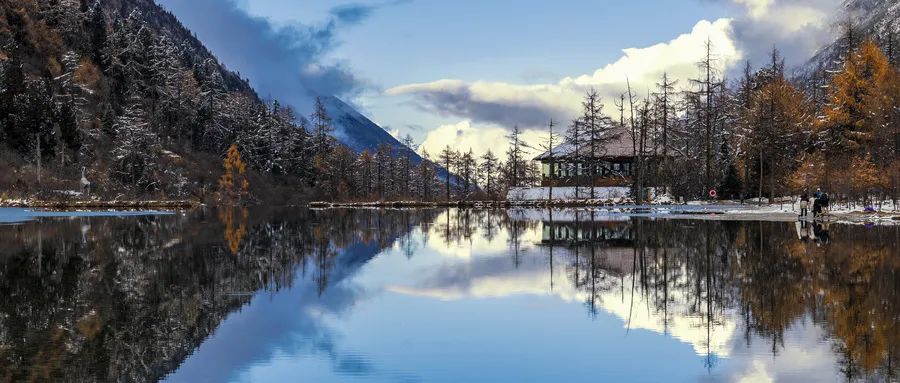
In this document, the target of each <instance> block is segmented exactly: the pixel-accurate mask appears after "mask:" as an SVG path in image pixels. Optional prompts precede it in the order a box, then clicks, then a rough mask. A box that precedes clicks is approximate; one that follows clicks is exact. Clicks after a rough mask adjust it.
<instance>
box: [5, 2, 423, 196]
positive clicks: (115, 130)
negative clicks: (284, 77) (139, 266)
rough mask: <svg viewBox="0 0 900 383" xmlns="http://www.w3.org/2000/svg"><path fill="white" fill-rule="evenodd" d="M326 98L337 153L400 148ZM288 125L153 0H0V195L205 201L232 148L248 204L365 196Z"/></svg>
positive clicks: (326, 154) (349, 169) (353, 179)
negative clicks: (340, 146) (247, 185)
mask: <svg viewBox="0 0 900 383" xmlns="http://www.w3.org/2000/svg"><path fill="white" fill-rule="evenodd" d="M326 100H327V104H328V106H327V110H328V112H330V113H331V114H332V116H331V117H332V120H333V121H334V125H335V127H336V129H335V133H336V134H337V136H338V138H339V141H340V142H343V143H344V144H345V145H346V146H347V147H349V148H352V149H354V150H356V151H361V150H365V149H368V150H372V151H374V149H375V148H377V147H378V146H379V145H380V144H387V145H388V146H390V147H391V148H392V149H393V150H391V152H392V153H390V154H393V155H397V154H400V153H401V152H402V151H404V148H403V146H402V145H401V144H400V143H399V142H398V141H397V140H396V139H394V137H392V136H391V135H390V134H388V133H387V132H385V131H384V129H382V128H380V127H379V126H378V125H376V124H374V123H373V122H372V121H371V120H369V119H368V118H366V117H365V116H363V115H362V114H360V113H359V112H357V111H356V110H354V109H353V108H352V107H350V106H349V105H347V104H345V103H343V102H342V101H340V100H338V99H337V98H334V97H326ZM300 120H301V119H298V118H297V116H296V115H295V114H294V113H293V112H292V111H291V110H290V108H284V107H282V106H280V104H279V103H277V102H272V103H266V102H263V101H262V100H261V99H260V98H259V97H258V96H257V93H256V92H255V90H254V89H253V88H252V87H251V86H250V85H249V83H248V82H247V81H246V80H244V79H242V78H241V77H240V75H239V74H237V73H234V72H232V71H230V70H228V69H227V68H226V67H225V65H223V64H222V63H220V62H219V61H218V60H217V58H216V57H215V56H213V55H212V53H211V52H210V51H209V50H208V49H207V48H206V47H205V46H204V45H203V44H202V43H201V42H200V41H199V40H198V39H197V38H196V37H195V36H194V35H193V34H192V33H191V32H190V31H189V30H188V29H187V28H185V27H184V26H183V25H182V24H181V23H180V22H179V21H178V19H177V18H176V17H175V16H174V15H172V14H171V13H169V12H168V11H166V10H164V9H162V8H161V7H160V6H158V5H157V4H156V3H155V1H153V0H99V1H97V0H4V1H2V2H0V191H2V193H0V194H5V196H4V195H0V197H2V198H7V197H15V198H30V199H51V200H52V199H56V198H61V199H63V198H71V197H72V196H78V195H81V196H82V197H85V196H86V195H85V193H90V196H92V197H95V198H119V197H124V196H128V197H135V198H146V197H148V196H152V198H154V199H156V198H199V199H206V198H209V197H213V196H214V194H213V193H214V192H215V191H216V190H217V188H218V187H219V185H218V182H217V181H218V175H219V174H221V173H222V159H223V157H224V154H225V153H226V152H227V151H228V149H229V147H230V146H232V145H237V147H238V149H239V151H240V155H241V157H242V159H243V162H244V163H245V164H246V168H247V169H248V171H249V175H248V176H249V177H250V178H251V185H252V189H253V190H251V191H252V194H253V196H254V197H257V198H260V199H264V200H269V198H267V197H273V198H276V199H277V200H279V201H284V202H298V200H291V201H286V200H285V199H286V198H294V196H296V198H299V201H302V200H303V199H304V198H308V197H309V196H312V195H324V196H329V197H330V198H335V197H334V192H335V191H336V190H337V189H338V188H339V187H340V188H341V189H342V190H343V192H344V193H345V194H347V193H353V194H355V195H356V197H357V198H359V197H365V196H363V195H361V194H362V193H363V192H362V189H360V186H359V185H360V184H362V181H364V179H365V178H367V177H365V176H364V175H362V174H359V170H358V169H359V167H354V166H353V163H354V162H355V161H356V160H357V159H356V158H348V156H347V155H343V154H342V157H340V160H341V161H342V166H344V168H343V169H346V170H343V171H341V172H340V174H341V177H342V179H335V178H334V177H332V178H327V177H323V176H322V175H323V174H326V175H327V174H335V173H334V171H333V170H332V169H331V168H330V167H332V166H336V165H333V164H334V163H335V162H336V158H334V157H333V156H335V155H337V154H335V153H333V152H332V151H334V149H333V148H332V147H331V146H328V145H316V144H315V143H314V142H313V137H311V135H310V134H309V132H306V131H304V130H303V129H302V128H301V127H300V124H299V122H300ZM351 157H352V156H351ZM317 158H318V159H322V158H325V159H328V161H325V162H322V161H321V160H318V162H316V161H317V160H316V159H317ZM415 160H416V162H419V160H420V159H419V158H418V156H415ZM379 161H381V162H383V163H389V162H391V161H388V159H387V158H380V159H379ZM348 163H349V164H350V165H347V164H348ZM82 178H84V179H85V180H86V181H87V183H84V182H81V179H82ZM366 181H367V180H366ZM382 181H384V180H382ZM385 182H386V181H385ZM82 185H89V186H90V188H89V189H85V188H83V187H82Z"/></svg>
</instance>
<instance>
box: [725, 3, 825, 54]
mask: <svg viewBox="0 0 900 383" xmlns="http://www.w3.org/2000/svg"><path fill="white" fill-rule="evenodd" d="M841 2H842V0H731V3H732V4H734V5H735V6H736V11H735V16H734V18H733V23H732V27H733V33H732V36H733V38H734V40H735V42H736V43H737V46H738V48H739V49H740V50H741V51H742V52H744V57H745V58H746V59H748V60H750V61H751V62H753V63H756V64H757V65H762V64H764V63H766V62H767V58H768V55H769V53H770V52H771V51H772V47H773V46H774V47H776V48H778V49H779V50H780V51H781V52H782V53H784V54H785V59H786V61H787V64H788V65H791V66H793V65H799V64H802V63H805V62H806V61H807V60H808V59H809V58H810V57H811V56H812V55H814V54H815V53H816V51H817V50H818V49H819V48H820V47H821V46H822V45H824V44H826V43H828V42H831V41H833V40H834V35H833V32H834V31H833V28H832V24H833V21H834V19H833V17H832V16H833V15H838V14H839V13H840V12H839V9H840V4H841Z"/></svg>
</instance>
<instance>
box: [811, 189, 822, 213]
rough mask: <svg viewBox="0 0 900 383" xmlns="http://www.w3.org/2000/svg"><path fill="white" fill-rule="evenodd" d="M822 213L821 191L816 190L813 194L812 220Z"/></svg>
mask: <svg viewBox="0 0 900 383" xmlns="http://www.w3.org/2000/svg"><path fill="white" fill-rule="evenodd" d="M821 213H822V189H821V188H816V192H815V193H814V194H813V218H816V216H817V215H819V214H821Z"/></svg>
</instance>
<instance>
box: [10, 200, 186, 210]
mask: <svg viewBox="0 0 900 383" xmlns="http://www.w3.org/2000/svg"><path fill="white" fill-rule="evenodd" d="M197 206H200V202H198V201H187V200H177V201H158V200H107V201H102V200H98V201H93V200H89V201H81V200H70V201H34V200H0V207H12V208H40V209H161V208H162V209H192V208H195V207H197Z"/></svg>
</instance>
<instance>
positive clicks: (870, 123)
mask: <svg viewBox="0 0 900 383" xmlns="http://www.w3.org/2000/svg"><path fill="white" fill-rule="evenodd" d="M892 71H893V69H892V68H891V66H890V64H889V63H888V60H887V57H885V55H884V53H883V52H882V51H881V49H880V48H879V47H878V45H877V44H875V42H874V41H872V40H867V41H865V42H864V43H863V44H862V45H860V46H859V48H857V49H856V50H855V51H854V52H853V54H852V55H850V57H849V58H848V59H847V61H846V62H845V63H844V68H843V70H841V71H840V72H838V73H837V74H836V75H835V76H834V77H833V78H832V80H831V82H832V83H831V87H830V92H829V95H828V102H829V106H828V107H827V108H826V109H825V118H824V120H823V122H822V124H821V127H820V128H821V130H820V137H821V138H822V139H823V140H824V147H823V149H825V152H826V156H827V157H828V160H829V161H834V160H838V161H841V160H843V161H847V160H849V159H850V158H851V157H852V156H853V155H854V154H864V152H866V151H867V150H868V149H869V147H870V146H871V144H872V142H873V141H874V140H875V139H876V134H877V132H878V131H879V130H880V129H879V127H880V126H882V125H884V118H885V116H887V115H888V113H886V112H887V111H888V110H889V109H890V108H891V98H892V95H891V92H890V89H889V86H890V84H891V82H890V78H891V74H892ZM844 164H847V162H844Z"/></svg>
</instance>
